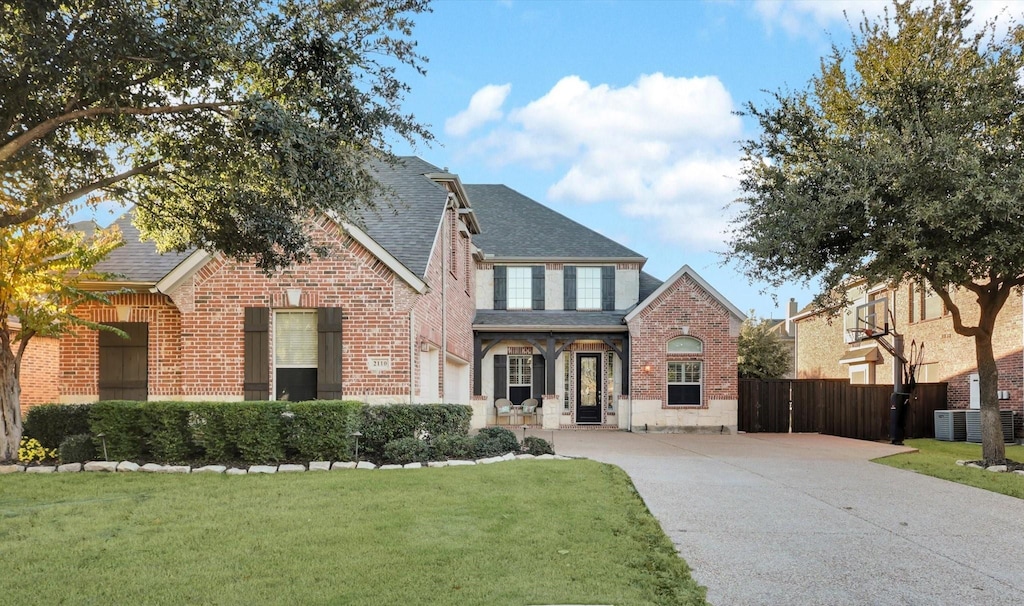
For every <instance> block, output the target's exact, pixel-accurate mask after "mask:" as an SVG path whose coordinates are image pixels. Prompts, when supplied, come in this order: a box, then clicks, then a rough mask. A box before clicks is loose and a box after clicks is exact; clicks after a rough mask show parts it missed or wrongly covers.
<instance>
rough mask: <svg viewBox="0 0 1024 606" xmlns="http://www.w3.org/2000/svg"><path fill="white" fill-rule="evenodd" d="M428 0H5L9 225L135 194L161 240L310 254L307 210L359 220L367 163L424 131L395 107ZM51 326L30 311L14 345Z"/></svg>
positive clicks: (1, 99)
mask: <svg viewBox="0 0 1024 606" xmlns="http://www.w3.org/2000/svg"><path fill="white" fill-rule="evenodd" d="M425 10H427V6H426V0H5V1H0V169H2V171H0V172H2V177H0V179H2V181H0V237H7V238H13V237H14V236H15V235H17V236H18V237H19V238H23V239H24V238H29V236H30V234H34V233H38V226H39V224H40V222H43V223H45V222H48V221H57V222H62V221H63V220H64V218H65V217H66V216H67V211H68V209H69V205H71V204H76V203H80V202H82V201H84V203H86V204H92V203H95V201H96V200H100V199H103V200H111V201H116V202H121V203H124V204H126V205H127V204H131V205H134V207H135V208H134V220H135V223H136V225H137V227H139V229H140V232H141V233H142V236H143V237H144V238H147V239H151V240H153V241H155V242H156V244H157V246H158V248H159V249H161V250H178V251H181V250H187V249H190V248H193V247H198V248H204V249H207V250H218V251H221V252H223V253H225V254H227V255H229V256H231V257H233V258H236V259H240V260H251V261H254V262H255V263H256V264H257V265H259V266H260V267H261V268H263V269H264V270H271V269H273V268H277V267H281V266H285V265H289V264H291V263H294V262H302V261H305V260H308V259H309V258H310V257H311V256H312V255H313V254H316V253H318V252H322V251H321V250H320V249H318V248H316V247H315V246H313V244H312V243H311V242H310V240H309V239H308V237H307V234H306V232H305V231H304V230H303V224H304V222H305V221H307V220H308V219H309V218H310V217H311V216H313V215H316V214H320V213H330V214H332V215H334V216H338V217H343V218H349V219H350V220H356V219H357V218H358V216H359V212H360V211H362V210H363V209H365V208H368V207H370V206H372V204H373V200H374V199H375V196H376V194H377V193H378V190H379V185H378V184H377V182H376V181H375V179H374V177H373V175H374V173H373V169H372V167H373V166H374V162H375V161H378V160H385V161H386V160H392V159H393V158H392V157H391V156H390V153H389V150H390V145H391V144H392V143H394V142H395V141H396V140H401V139H405V140H407V141H409V142H411V143H414V144H415V143H419V142H428V141H430V140H431V135H430V133H429V132H428V130H427V129H426V127H425V126H424V125H422V124H420V123H419V122H417V121H416V119H415V118H414V117H413V116H412V115H409V114H405V113H403V112H402V108H401V105H402V102H403V101H404V96H405V94H406V93H407V91H408V87H407V85H406V84H405V83H404V82H403V81H402V79H401V77H400V76H401V75H402V74H403V73H404V72H403V70H406V72H410V71H412V70H415V71H418V72H420V73H422V71H423V68H422V66H423V64H424V62H425V59H424V58H423V57H422V56H420V55H419V54H418V52H417V51H416V44H415V42H414V41H413V40H412V38H411V35H412V27H413V22H412V17H413V16H415V15H416V14H418V13H421V12H423V11H425ZM61 226H63V223H61ZM11 242H12V243H13V239H12V240H11ZM39 259H41V258H37V259H36V260H37V261H38V260H39ZM26 284H31V283H26ZM24 286H25V285H24V284H14V285H13V286H12V288H14V289H18V290H19V292H21V291H23V289H24ZM65 294H67V293H65ZM11 310H12V308H11V307H10V306H7V307H4V306H2V305H0V345H2V347H0V409H2V410H3V414H4V417H3V418H4V422H5V423H7V422H8V419H9V420H10V422H11V423H14V424H15V425H17V427H18V430H19V431H20V421H18V417H17V407H18V397H17V394H18V389H17V385H15V384H12V381H13V380H14V379H13V378H16V376H17V366H16V360H17V359H18V356H19V354H18V352H17V350H15V349H12V347H11V346H12V343H14V341H12V338H11V336H10V334H11V333H9V332H8V331H6V330H5V328H6V326H7V318H8V316H7V314H9V313H11ZM41 330H43V327H42V326H41V325H33V326H32V327H31V328H29V329H28V330H26V328H25V319H24V318H23V320H22V333H21V336H20V337H17V339H18V340H17V343H18V344H20V345H18V346H20V347H22V348H24V346H25V344H27V342H28V339H29V338H30V337H31V335H32V334H33V333H34V332H39V331H41ZM22 351H23V349H22ZM4 435H11V434H8V433H7V431H6V429H5V430H4ZM6 453H7V450H6V447H5V449H4V451H3V452H0V459H2V458H4V457H5V454H6Z"/></svg>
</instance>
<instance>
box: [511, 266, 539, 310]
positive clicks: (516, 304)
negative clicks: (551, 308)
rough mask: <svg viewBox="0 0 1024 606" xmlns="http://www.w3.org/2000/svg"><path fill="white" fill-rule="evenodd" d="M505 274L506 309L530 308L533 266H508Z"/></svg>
mask: <svg viewBox="0 0 1024 606" xmlns="http://www.w3.org/2000/svg"><path fill="white" fill-rule="evenodd" d="M505 275H506V279H507V284H508V287H507V288H508V290H507V292H508V295H507V296H508V306H507V307H508V309H531V308H532V307H533V268H532V267H509V268H508V269H507V270H506V274H505Z"/></svg>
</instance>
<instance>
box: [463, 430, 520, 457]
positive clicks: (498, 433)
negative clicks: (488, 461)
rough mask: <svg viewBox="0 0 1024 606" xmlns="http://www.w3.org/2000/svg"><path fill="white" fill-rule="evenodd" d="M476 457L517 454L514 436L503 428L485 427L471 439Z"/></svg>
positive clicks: (517, 441)
mask: <svg viewBox="0 0 1024 606" xmlns="http://www.w3.org/2000/svg"><path fill="white" fill-rule="evenodd" d="M473 441H474V445H473V446H474V449H475V451H476V456H477V457H480V458H485V457H500V456H502V455H505V454H508V453H510V452H519V440H517V439H516V434H515V433H513V432H512V431H511V430H509V429H505V428H504V427H485V428H484V429H481V430H480V432H479V433H478V434H476V437H474V439H473Z"/></svg>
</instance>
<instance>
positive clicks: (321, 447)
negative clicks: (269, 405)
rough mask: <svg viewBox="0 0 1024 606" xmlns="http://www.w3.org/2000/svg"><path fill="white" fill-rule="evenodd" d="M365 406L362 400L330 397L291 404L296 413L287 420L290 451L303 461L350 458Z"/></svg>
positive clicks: (293, 411) (291, 409)
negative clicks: (340, 399)
mask: <svg viewBox="0 0 1024 606" xmlns="http://www.w3.org/2000/svg"><path fill="white" fill-rule="evenodd" d="M362 407H363V405H362V404H361V403H359V402H345V401H328V400H317V401H315V402H296V403H295V404H292V405H291V406H289V410H290V411H291V412H292V413H293V414H294V417H293V418H292V419H291V420H290V421H289V422H288V423H286V434H287V446H288V449H289V451H292V452H294V453H295V455H296V456H297V457H298V458H299V459H301V460H304V461H344V460H347V459H350V458H351V457H352V451H353V447H354V444H353V438H352V433H353V432H354V431H355V430H356V428H357V427H358V426H359V420H360V418H361V415H362Z"/></svg>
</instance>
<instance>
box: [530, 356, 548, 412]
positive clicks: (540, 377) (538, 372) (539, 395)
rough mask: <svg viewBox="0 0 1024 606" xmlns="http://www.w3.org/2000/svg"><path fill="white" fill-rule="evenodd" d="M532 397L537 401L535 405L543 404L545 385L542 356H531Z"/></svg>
mask: <svg viewBox="0 0 1024 606" xmlns="http://www.w3.org/2000/svg"><path fill="white" fill-rule="evenodd" d="M531 379H532V380H533V397H534V398H535V399H536V400H537V403H538V404H540V403H543V402H544V387H545V385H547V383H545V382H544V356H542V355H540V354H533V375H532V377H531Z"/></svg>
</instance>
